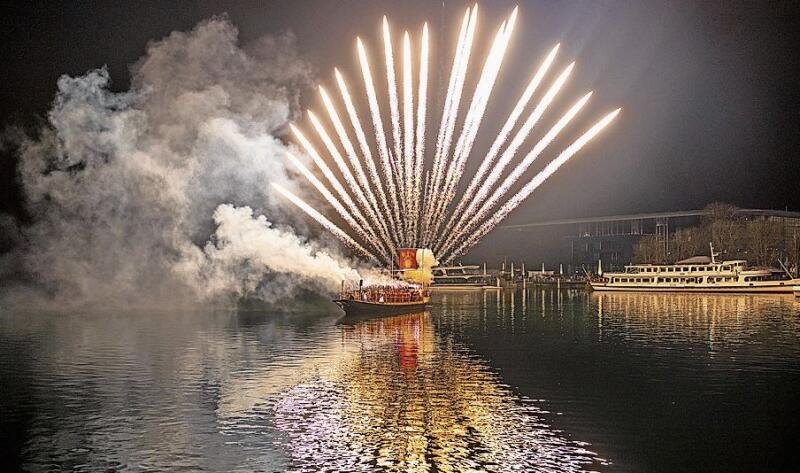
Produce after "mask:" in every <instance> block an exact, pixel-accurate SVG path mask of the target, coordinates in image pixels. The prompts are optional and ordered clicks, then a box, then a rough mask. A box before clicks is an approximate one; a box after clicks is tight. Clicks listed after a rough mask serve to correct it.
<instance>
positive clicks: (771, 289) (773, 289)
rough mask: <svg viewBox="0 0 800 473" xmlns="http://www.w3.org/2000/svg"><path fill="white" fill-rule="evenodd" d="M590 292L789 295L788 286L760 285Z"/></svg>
mask: <svg viewBox="0 0 800 473" xmlns="http://www.w3.org/2000/svg"><path fill="white" fill-rule="evenodd" d="M590 285H591V287H592V290H594V291H605V292H611V291H616V292H697V293H706V294H717V293H719V294H748V293H750V294H791V293H792V286H790V285H783V286H781V285H760V286H755V285H753V286H749V285H748V286H743V285H729V286H716V287H710V286H677V285H676V286H656V285H652V286H636V285H623V284H614V285H609V284H604V283H590Z"/></svg>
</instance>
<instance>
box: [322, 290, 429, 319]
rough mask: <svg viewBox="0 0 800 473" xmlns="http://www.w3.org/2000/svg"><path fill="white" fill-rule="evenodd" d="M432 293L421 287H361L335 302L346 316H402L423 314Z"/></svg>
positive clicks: (345, 292)
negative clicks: (413, 313)
mask: <svg viewBox="0 0 800 473" xmlns="http://www.w3.org/2000/svg"><path fill="white" fill-rule="evenodd" d="M430 299H431V298H430V291H429V290H426V289H425V288H423V287H420V286H414V285H411V286H403V287H395V286H366V287H361V286H359V288H358V289H356V290H346V289H345V288H344V284H342V291H341V294H340V296H339V299H335V300H334V301H333V302H335V303H336V305H338V306H339V308H341V309H342V310H343V311H344V313H345V315H353V316H356V315H357V316H364V315H400V314H408V313H412V312H421V311H423V310H425V308H426V307H427V306H428V304H429V303H430Z"/></svg>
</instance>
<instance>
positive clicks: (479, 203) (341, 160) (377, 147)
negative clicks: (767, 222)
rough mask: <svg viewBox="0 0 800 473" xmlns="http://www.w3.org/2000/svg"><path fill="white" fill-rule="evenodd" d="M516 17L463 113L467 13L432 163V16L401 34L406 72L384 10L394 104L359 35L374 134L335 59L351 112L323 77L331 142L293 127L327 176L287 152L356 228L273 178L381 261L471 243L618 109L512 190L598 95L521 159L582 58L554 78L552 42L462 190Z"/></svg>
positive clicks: (445, 256) (458, 250)
mask: <svg viewBox="0 0 800 473" xmlns="http://www.w3.org/2000/svg"><path fill="white" fill-rule="evenodd" d="M516 18H517V8H515V9H514V11H513V12H512V13H511V15H510V16H509V17H508V19H507V20H506V21H504V22H503V23H502V24H501V25H500V27H499V28H498V30H497V33H496V34H495V36H494V40H493V42H492V44H491V48H490V49H489V53H488V55H487V56H486V58H485V59H484V62H483V67H482V68H481V72H480V76H479V77H478V79H477V82H476V85H475V89H474V90H473V91H472V97H471V99H470V101H469V105H468V106H465V107H463V108H465V109H466V114H465V115H463V116H460V114H461V112H462V111H463V110H462V107H461V104H462V96H463V95H464V83H465V80H466V76H467V66H468V65H469V60H470V53H471V52H472V49H473V43H474V37H475V28H476V25H477V21H478V7H477V5H476V6H474V7H472V8H469V9H467V11H466V12H465V13H464V18H463V20H462V22H461V28H460V32H459V37H458V44H457V48H456V52H455V57H454V58H453V64H452V68H451V71H450V78H449V81H448V85H447V92H446V95H445V101H444V105H443V107H442V110H441V121H440V123H439V126H438V134H437V136H436V142H435V146H434V144H433V143H431V144H430V148H431V150H430V151H429V152H428V154H430V155H432V162H431V163H427V165H426V163H425V156H426V136H425V135H426V130H427V120H428V116H427V115H428V108H427V98H428V94H429V91H428V57H429V32H428V25H427V23H426V24H425V25H423V27H422V33H421V38H420V40H419V45H418V49H417V48H414V49H412V41H411V37H410V35H409V33H408V32H405V33H404V34H403V39H402V62H401V64H400V67H399V70H400V73H401V74H400V77H399V83H398V77H397V70H396V68H395V60H394V59H395V58H394V45H393V44H392V35H391V32H390V29H389V23H388V21H387V19H386V17H384V18H383V53H384V59H385V60H384V64H385V71H386V88H387V90H388V99H389V100H388V107H387V104H386V103H385V102H383V103H381V102H379V100H378V96H377V93H376V91H375V90H376V89H375V82H374V80H373V75H372V71H373V69H372V68H371V66H370V63H369V58H368V55H367V49H366V46H365V45H364V43H363V42H362V41H361V39H360V38H358V39H357V41H356V47H357V50H358V59H359V63H360V66H361V76H362V79H363V87H364V91H365V92H366V95H367V102H368V103H369V114H368V115H369V119H370V120H371V122H372V129H373V131H374V135H375V136H374V139H373V140H368V139H367V134H366V132H365V129H364V126H363V125H362V120H364V118H362V117H363V116H364V115H365V114H366V112H364V111H361V114H360V113H359V110H357V109H356V107H355V105H354V103H353V100H352V97H351V95H350V90H351V89H350V88H349V87H348V85H347V83H346V82H345V80H344V78H343V77H342V75H341V74H340V73H339V71H338V70H335V76H336V86H337V88H338V92H339V93H340V94H341V100H342V102H343V104H344V108H345V110H346V115H344V119H343V116H342V115H340V112H339V111H337V109H336V107H335V105H334V102H333V100H332V99H331V95H329V93H328V91H327V90H326V89H325V88H324V87H322V86H320V87H319V93H320V95H321V97H322V101H323V103H324V104H325V112H326V113H327V115H328V118H329V119H330V123H331V124H332V125H333V129H334V131H335V135H331V134H330V133H329V132H328V131H327V130H326V128H325V127H324V126H323V123H322V122H321V121H320V119H319V118H318V117H317V115H315V114H314V113H313V112H311V111H309V112H308V116H309V119H310V121H311V123H312V125H313V127H314V130H315V131H316V133H317V134H318V135H319V138H320V139H321V141H322V142H323V143H324V146H325V151H326V152H327V153H326V154H324V155H323V153H320V151H318V150H317V149H315V147H314V146H313V144H312V143H311V141H309V139H308V138H307V137H306V136H305V134H304V133H303V132H302V131H301V130H300V129H299V128H297V127H295V126H292V133H293V135H294V136H295V138H296V139H297V141H298V143H299V144H300V146H301V147H302V148H303V149H304V150H305V152H306V153H307V154H308V155H309V156H310V157H311V159H312V160H313V162H314V164H315V166H316V167H317V168H319V169H318V171H319V172H320V173H321V174H322V177H323V179H320V178H318V177H317V174H315V172H312V170H310V169H309V168H308V167H307V166H306V165H304V164H303V162H301V161H300V160H298V159H297V158H296V157H295V156H292V155H291V154H288V159H289V161H290V162H291V163H292V164H293V165H294V166H295V167H296V169H297V170H298V171H299V172H300V173H301V174H303V176H305V178H306V179H307V180H308V181H309V183H310V184H311V185H312V186H313V187H314V188H316V190H317V191H318V192H319V193H320V194H321V195H322V197H323V198H324V199H325V200H326V201H327V202H328V203H329V204H330V205H331V206H332V207H333V208H334V209H335V210H336V212H337V213H338V214H339V216H340V217H341V219H342V220H344V222H345V223H346V224H347V226H348V227H349V228H348V229H347V230H345V229H342V228H340V227H338V226H337V225H336V224H334V223H333V222H331V221H330V220H329V219H328V218H326V217H325V216H324V215H322V214H321V213H320V212H318V211H317V210H315V209H314V208H313V207H311V206H310V205H309V204H307V203H306V202H304V201H303V200H302V199H300V198H299V197H298V196H296V195H294V194H292V193H291V192H289V191H287V190H286V189H284V188H283V187H281V186H279V185H278V184H273V186H274V187H275V189H276V190H277V191H278V192H279V193H280V194H282V195H283V196H284V197H286V198H287V199H289V200H290V201H291V202H292V203H294V204H295V205H297V206H298V207H299V208H300V209H302V210H303V211H304V212H306V213H307V214H308V215H309V216H311V217H312V218H314V219H315V220H316V221H317V222H318V223H320V224H321V225H322V226H324V227H325V228H326V229H328V230H329V231H330V232H331V233H333V234H334V235H335V236H336V237H337V238H339V239H340V240H341V241H343V242H344V243H345V244H346V245H347V246H348V247H350V248H351V249H352V250H354V251H356V252H358V253H361V254H362V255H364V256H366V257H368V258H369V259H371V260H374V261H375V262H376V263H383V264H387V265H388V264H389V263H390V261H391V258H392V257H393V256H392V255H394V254H396V250H397V249H398V248H404V247H412V248H413V247H421V248H431V249H432V250H433V251H434V253H436V254H437V255H438V256H439V259H440V260H442V261H449V260H452V259H453V258H454V257H456V256H459V255H462V254H463V253H465V252H466V251H467V250H468V249H470V248H471V247H472V246H474V245H475V244H476V243H477V242H478V241H479V240H480V239H481V238H483V237H484V236H485V235H486V234H487V233H488V232H489V231H491V230H492V229H493V228H494V227H495V226H496V225H497V224H498V223H499V222H500V221H501V220H503V219H504V218H505V217H506V216H507V215H508V214H509V212H511V211H512V210H514V209H515V208H516V207H517V206H518V205H519V204H520V203H521V202H522V201H524V200H525V199H526V198H527V197H528V196H529V195H530V194H531V193H532V192H533V191H534V190H536V188H537V187H539V186H540V185H541V184H542V183H543V182H544V181H545V180H546V179H547V178H548V177H550V176H551V175H552V174H553V173H554V172H555V171H556V170H558V168H559V167H561V165H563V164H564V163H565V162H566V161H567V160H568V159H570V158H571V157H572V156H573V155H574V154H575V153H577V152H578V151H579V150H580V149H581V148H582V147H583V146H584V145H585V144H586V143H587V142H588V141H589V140H591V139H592V138H593V137H594V136H595V135H597V134H598V133H599V132H600V131H601V130H602V129H603V128H605V127H606V125H608V124H609V123H610V122H611V121H612V120H613V119H614V118H615V117H616V116H617V114H618V113H619V111H620V109H616V110H614V111H612V112H610V113H608V114H607V115H605V116H604V117H602V118H601V119H600V120H599V121H598V122H597V123H596V124H595V125H593V126H592V127H590V128H589V129H588V130H586V131H585V132H584V133H583V134H581V135H580V136H579V137H578V138H577V139H576V140H575V141H574V142H572V144H570V145H569V146H567V147H566V148H565V149H563V150H561V151H560V153H559V154H558V155H557V156H556V157H555V159H553V160H552V161H550V163H548V164H547V165H546V166H545V167H544V168H543V169H542V170H541V171H540V172H538V173H537V174H536V175H535V176H533V178H531V180H530V181H529V182H527V183H526V184H525V185H524V186H522V188H521V189H520V190H518V191H517V192H516V193H511V192H510V190H511V188H512V187H513V186H514V184H515V183H516V182H517V181H518V180H519V179H520V178H521V177H522V176H523V175H524V174H525V172H526V171H527V169H528V168H529V167H530V165H531V164H532V163H533V161H534V160H535V159H536V158H537V157H539V156H540V155H541V154H542V153H543V152H544V151H545V150H546V149H547V147H548V145H549V144H550V143H551V142H552V141H553V140H554V139H556V137H557V136H558V135H559V133H560V132H561V131H562V130H563V129H564V128H565V127H567V126H568V125H569V123H570V122H571V121H572V120H573V119H574V118H575V116H576V115H577V114H578V113H579V112H580V110H581V109H582V108H583V106H584V105H586V103H587V102H588V100H589V98H590V97H591V95H592V92H589V93H587V94H585V95H583V96H582V97H580V99H578V100H577V101H576V102H575V103H574V105H572V106H571V107H570V108H569V109H568V110H567V111H566V112H565V113H564V114H563V115H562V116H561V117H560V118H559V119H558V121H556V122H555V124H553V125H551V126H550V128H549V129H548V130H547V131H546V133H545V134H544V135H543V136H542V138H541V139H540V140H539V141H538V142H537V143H536V144H535V145H534V146H533V148H532V149H531V150H530V151H528V153H527V154H525V155H524V157H522V159H521V160H520V159H516V160H515V157H516V156H517V153H518V151H519V148H520V147H521V145H522V144H523V142H524V141H525V139H526V138H527V137H528V135H529V134H530V133H531V131H532V130H533V128H534V127H535V126H536V125H537V124H538V122H539V119H540V118H541V117H542V115H543V114H544V113H545V111H546V110H547V108H548V107H549V106H550V104H551V103H552V102H553V100H554V99H555V97H556V95H557V94H558V92H559V91H560V90H561V88H562V87H563V86H564V84H565V83H566V81H567V80H568V79H569V77H570V74H571V73H572V70H573V67H574V64H575V63H574V62H573V63H571V64H569V65H568V66H567V67H566V68H565V69H564V70H562V71H560V72H558V74H557V75H556V76H555V79H547V76H548V72H549V71H550V69H551V66H552V65H553V62H554V60H555V58H556V55H557V54H558V48H559V47H558V45H556V46H555V47H554V48H553V49H552V50H550V52H549V54H547V56H546V57H545V59H544V61H543V62H542V63H541V64H540V65H539V67H538V68H537V69H536V71H535V73H534V75H533V77H532V78H531V80H530V82H529V83H528V85H527V87H526V88H525V90H524V91H523V92H522V95H521V96H520V97H519V100H518V101H517V103H516V105H515V106H514V108H513V110H512V111H511V113H510V114H509V116H508V118H507V119H506V121H505V123H504V124H503V127H502V128H501V129H500V131H499V133H498V134H497V138H496V139H495V140H494V142H493V144H492V145H491V147H490V148H489V150H488V152H486V153H485V154H483V155H481V156H480V157H481V158H482V161H481V164H480V166H479V168H478V170H477V172H476V173H475V175H473V176H472V178H471V180H470V182H469V184H468V186H467V187H466V190H465V191H464V192H463V194H461V195H460V196H457V195H456V194H457V193H456V190H457V187H458V184H459V182H460V180H461V179H462V177H463V174H464V166H465V163H466V161H467V159H468V158H469V157H470V155H471V154H472V153H473V144H474V142H475V137H476V135H477V133H478V129H479V128H480V125H481V121H482V119H483V114H484V111H485V110H486V106H487V104H488V102H489V97H490V95H491V92H492V88H493V86H494V84H495V80H496V78H497V75H498V73H499V71H500V67H501V65H502V63H503V57H504V56H505V52H506V49H507V46H508V43H509V39H510V37H511V33H512V31H513V29H514V24H515V22H516ZM415 56H416V59H417V60H416V62H417V69H418V70H417V71H416V75H415V71H414V62H415V60H414V57H415ZM415 78H416V79H415ZM415 86H416V87H415ZM540 87H541V88H542V90H543V93H540V94H539V98H538V103H536V104H535V105H532V106H530V107H529V103H530V102H531V101H532V98H533V96H534V94H535V92H536V91H537V90H539V89H540ZM387 108H388V113H389V118H390V119H389V120H388V121H387V123H391V130H390V133H387V132H386V131H385V130H384V121H383V118H382V113H386V111H387ZM527 109H530V110H529V111H528V115H527V116H523V114H524V112H525V111H526V110H527ZM458 122H460V124H461V127H460V130H457V127H456V124H457V123H458ZM353 138H354V139H355V142H354V141H353ZM476 154H477V153H476ZM512 161H513V163H512ZM332 165H333V166H335V168H336V169H337V170H338V175H337V173H335V172H334V171H333V170H332V169H331V167H332ZM342 181H344V182H342ZM457 197H458V198H457Z"/></svg>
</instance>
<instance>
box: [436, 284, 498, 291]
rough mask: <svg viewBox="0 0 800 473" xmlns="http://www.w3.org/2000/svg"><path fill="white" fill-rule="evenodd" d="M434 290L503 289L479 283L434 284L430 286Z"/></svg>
mask: <svg viewBox="0 0 800 473" xmlns="http://www.w3.org/2000/svg"><path fill="white" fill-rule="evenodd" d="M430 289H431V290H432V291H482V290H488V291H491V290H497V289H502V286H483V285H479V284H442V285H436V284H433V285H432V286H430Z"/></svg>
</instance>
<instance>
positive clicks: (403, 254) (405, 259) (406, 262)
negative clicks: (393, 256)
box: [397, 248, 417, 269]
mask: <svg viewBox="0 0 800 473" xmlns="http://www.w3.org/2000/svg"><path fill="white" fill-rule="evenodd" d="M397 259H398V261H400V269H417V249H416V248H398V250H397Z"/></svg>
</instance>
